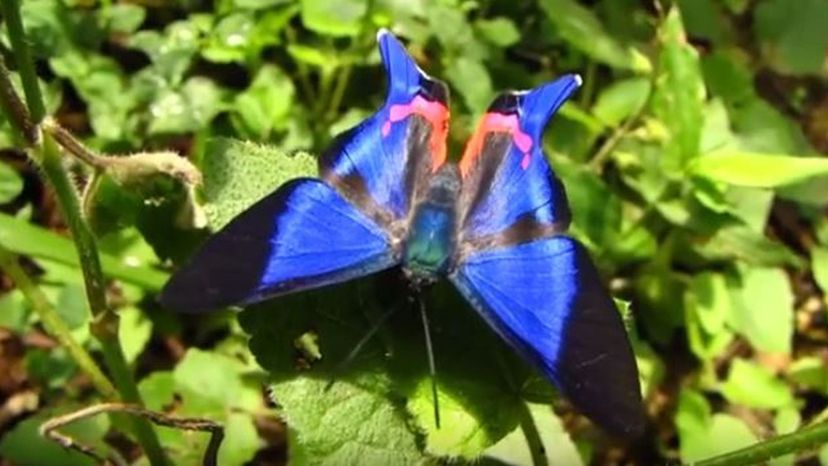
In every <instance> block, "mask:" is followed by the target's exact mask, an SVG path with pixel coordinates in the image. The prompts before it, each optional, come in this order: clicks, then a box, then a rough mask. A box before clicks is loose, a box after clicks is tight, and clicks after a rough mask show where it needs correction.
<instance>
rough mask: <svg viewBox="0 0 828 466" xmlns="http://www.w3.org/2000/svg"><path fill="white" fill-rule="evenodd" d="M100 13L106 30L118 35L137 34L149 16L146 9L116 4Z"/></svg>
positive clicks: (129, 4)
mask: <svg viewBox="0 0 828 466" xmlns="http://www.w3.org/2000/svg"><path fill="white" fill-rule="evenodd" d="M99 11H100V16H101V20H102V21H103V22H104V23H105V24H106V29H107V30H108V31H109V32H110V33H117V34H130V33H133V32H135V31H136V30H137V29H138V28H139V27H140V26H141V23H143V22H144V19H145V18H146V16H147V15H146V10H145V9H144V7H142V6H140V5H134V4H131V3H115V4H112V5H109V6H108V7H107V8H102V9H101V10H99Z"/></svg>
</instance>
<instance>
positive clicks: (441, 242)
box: [402, 163, 461, 283]
mask: <svg viewBox="0 0 828 466" xmlns="http://www.w3.org/2000/svg"><path fill="white" fill-rule="evenodd" d="M460 183H461V181H460V172H459V170H458V168H457V166H456V165H455V164H452V163H447V164H445V165H443V166H442V167H441V168H440V170H439V171H438V172H437V173H436V174H435V175H434V177H433V178H432V179H431V181H430V182H429V186H428V189H427V191H426V195H425V199H424V200H423V201H421V202H420V203H419V204H417V205H416V206H415V207H414V214H413V219H412V221H411V228H410V230H409V232H408V238H407V240H406V245H405V256H404V258H403V261H402V267H403V271H404V272H405V274H406V276H408V277H409V279H410V280H412V281H414V282H426V283H427V282H431V281H435V280H437V278H438V277H439V276H440V275H441V274H445V273H446V272H447V271H448V270H449V268H450V266H451V259H452V256H453V255H454V251H455V245H456V238H455V236H456V234H457V207H456V206H457V196H458V194H459V192H460Z"/></svg>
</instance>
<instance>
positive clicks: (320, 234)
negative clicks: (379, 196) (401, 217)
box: [161, 178, 398, 312]
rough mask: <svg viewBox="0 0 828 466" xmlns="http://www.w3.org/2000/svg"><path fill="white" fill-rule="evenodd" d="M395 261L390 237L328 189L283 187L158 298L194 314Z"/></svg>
mask: <svg viewBox="0 0 828 466" xmlns="http://www.w3.org/2000/svg"><path fill="white" fill-rule="evenodd" d="M396 262H398V260H397V258H396V255H395V254H394V252H393V250H392V248H391V244H390V238H389V237H388V234H387V233H386V232H385V231H384V230H383V229H382V228H380V227H379V226H378V225H377V224H376V223H375V222H374V221H373V220H371V219H370V218H368V217H367V216H366V215H365V214H364V213H362V212H361V211H360V210H358V209H356V208H355V207H354V206H353V205H352V204H351V203H350V202H348V201H347V200H346V199H345V198H343V197H342V196H341V195H340V194H339V193H337V192H336V191H335V190H334V189H333V188H331V187H330V186H328V185H326V184H325V183H323V182H322V181H320V180H317V179H311V178H300V179H296V180H293V181H290V182H288V183H286V184H284V185H282V186H281V187H280V188H279V189H277V190H276V192H274V193H273V194H270V195H269V196H267V197H265V198H264V199H262V200H261V201H259V202H258V203H256V204H254V205H253V206H252V207H250V208H249V209H248V210H246V211H245V212H243V213H242V214H241V215H239V216H238V217H236V218H235V219H233V220H232V221H231V222H230V223H229V224H228V225H227V226H225V227H224V228H223V229H221V230H220V231H219V232H217V233H216V234H215V235H213V236H212V237H210V239H209V240H208V241H207V243H206V244H205V245H204V246H203V247H202V248H201V250H200V251H199V252H198V253H197V254H196V255H195V256H194V257H193V259H192V260H191V261H190V263H189V264H187V265H186V266H185V267H184V268H182V269H181V270H179V271H178V272H177V273H176V274H175V275H173V277H172V278H171V279H170V281H169V282H168V283H167V285H166V286H165V287H164V290H163V291H162V293H161V303H162V304H163V305H164V306H165V307H167V308H169V309H175V310H179V311H182V312H198V311H208V310H212V309H218V308H222V307H226V306H230V305H237V304H248V303H253V302H256V301H260V300H262V299H265V298H268V297H271V296H276V295H280V294H285V293H289V292H293V291H299V290H303V289H308V288H315V287H319V286H324V285H328V284H332V283H338V282H342V281H346V280H350V279H352V278H355V277H358V276H362V275H367V274H369V273H373V272H377V271H379V270H382V269H385V268H388V267H391V266H392V265H394V264H395V263H396Z"/></svg>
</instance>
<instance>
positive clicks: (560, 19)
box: [540, 0, 652, 73]
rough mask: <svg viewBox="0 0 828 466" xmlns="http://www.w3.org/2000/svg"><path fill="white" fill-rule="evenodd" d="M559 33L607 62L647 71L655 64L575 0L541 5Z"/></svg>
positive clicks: (583, 50)
mask: <svg viewBox="0 0 828 466" xmlns="http://www.w3.org/2000/svg"><path fill="white" fill-rule="evenodd" d="M540 6H541V8H542V9H543V10H544V12H545V13H546V16H547V18H549V20H550V21H551V22H552V23H553V24H555V26H557V28H558V31H557V32H558V34H560V36H561V37H562V38H563V39H564V40H566V41H567V42H569V43H570V44H572V46H573V47H575V48H577V49H578V50H580V51H581V52H583V53H585V54H586V55H588V56H590V57H591V58H593V59H595V60H597V61H600V62H602V63H606V64H607V65H610V66H613V67H616V68H623V69H629V70H633V71H636V72H642V73H648V72H650V71H651V70H652V64H651V63H650V61H649V60H648V59H647V57H646V56H645V55H643V54H642V53H640V52H639V51H637V50H636V49H634V48H632V47H629V46H626V45H624V44H621V43H620V42H618V41H616V40H615V38H614V37H613V36H611V35H610V34H608V33H607V31H606V30H605V29H604V26H603V25H602V24H601V21H600V20H599V19H598V18H597V17H596V16H595V15H594V14H593V13H592V11H590V10H589V9H588V8H587V7H585V6H583V5H580V4H579V3H577V2H575V1H574V0H543V1H542V2H541V4H540Z"/></svg>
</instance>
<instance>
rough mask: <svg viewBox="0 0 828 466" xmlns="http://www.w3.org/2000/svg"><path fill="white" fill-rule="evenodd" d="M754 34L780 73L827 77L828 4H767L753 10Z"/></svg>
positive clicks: (770, 0)
mask: <svg viewBox="0 0 828 466" xmlns="http://www.w3.org/2000/svg"><path fill="white" fill-rule="evenodd" d="M753 19H754V23H753V24H754V31H755V33H756V36H757V38H758V40H759V41H760V43H761V44H762V45H763V47H762V51H763V52H764V55H765V56H766V57H767V58H768V59H769V61H770V64H771V65H772V66H773V67H774V68H776V69H777V70H778V71H781V72H783V73H792V74H820V73H824V71H823V70H824V66H825V50H826V49H828V29H826V28H825V24H826V23H828V3H825V2H824V1H822V0H798V1H796V2H791V1H789V0H767V1H765V2H762V3H760V4H758V5H757V6H756V9H755V10H754V16H753Z"/></svg>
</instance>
